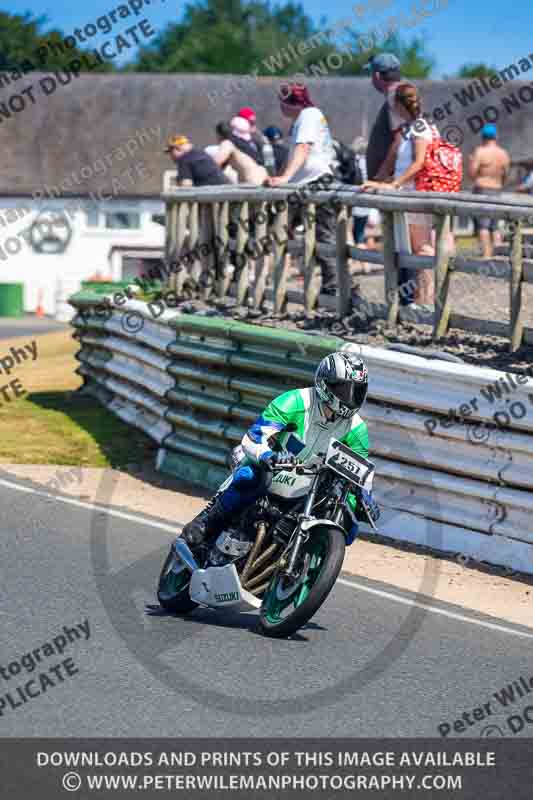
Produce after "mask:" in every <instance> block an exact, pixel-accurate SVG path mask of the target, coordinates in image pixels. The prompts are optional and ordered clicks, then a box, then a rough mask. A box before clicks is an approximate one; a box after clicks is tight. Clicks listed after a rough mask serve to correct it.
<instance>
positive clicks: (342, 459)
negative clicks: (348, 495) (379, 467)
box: [325, 439, 375, 492]
mask: <svg viewBox="0 0 533 800" xmlns="http://www.w3.org/2000/svg"><path fill="white" fill-rule="evenodd" d="M325 463H326V464H327V466H328V467H330V468H331V469H333V470H335V472H337V473H338V474H339V475H342V477H343V478H348V479H349V480H350V481H352V483H355V484H357V485H358V486H362V487H363V488H364V489H366V491H367V492H370V491H372V479H373V477H374V470H375V466H374V464H372V462H371V461H368V460H367V459H366V458H363V456H360V455H357V453H354V451H353V450H351V449H350V448H349V447H346V445H344V444H341V442H339V441H337V439H331V440H330V443H329V447H328V452H327V454H326V462H325Z"/></svg>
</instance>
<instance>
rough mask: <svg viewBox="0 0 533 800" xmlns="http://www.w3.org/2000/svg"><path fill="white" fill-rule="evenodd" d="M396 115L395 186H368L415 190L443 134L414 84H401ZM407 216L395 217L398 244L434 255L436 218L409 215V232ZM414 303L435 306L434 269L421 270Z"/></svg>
mask: <svg viewBox="0 0 533 800" xmlns="http://www.w3.org/2000/svg"><path fill="white" fill-rule="evenodd" d="M394 112H395V113H396V114H397V115H398V116H399V118H400V119H402V120H403V121H404V122H403V127H402V128H401V129H400V130H398V131H397V132H396V134H395V140H394V144H393V146H392V152H393V153H394V154H395V162H394V163H395V166H394V180H393V181H392V183H390V184H389V183H385V184H383V183H381V184H380V183H376V182H373V181H368V182H367V183H366V184H365V186H366V187H372V186H377V187H378V188H393V189H401V188H402V187H405V188H406V189H409V190H411V191H415V183H414V178H415V175H417V173H418V172H420V170H421V169H422V168H423V166H424V161H425V158H426V150H427V147H428V144H429V143H430V142H431V141H432V139H433V138H434V137H437V136H439V132H438V130H437V128H436V127H435V126H434V125H430V124H429V123H428V122H427V121H426V120H425V119H424V117H423V116H422V104H421V101H420V96H419V93H418V90H417V89H416V87H415V86H413V84H412V83H400V84H399V85H398V86H397V87H396V92H395V95H394ZM404 216H405V215H403V214H402V215H397V216H395V239H396V242H397V243H398V242H400V243H401V242H402V240H407V241H406V242H405V244H406V246H405V248H401V249H405V250H407V252H409V250H410V251H411V252H413V253H414V254H415V255H433V254H434V249H433V246H432V244H431V225H432V218H431V216H430V215H428V214H418V213H411V212H409V213H408V214H407V223H408V232H406V231H404V230H403V228H402V222H403V218H404ZM415 284H416V286H415V292H414V301H415V304H417V305H427V306H433V305H434V282H433V270H432V269H417V270H416V279H415Z"/></svg>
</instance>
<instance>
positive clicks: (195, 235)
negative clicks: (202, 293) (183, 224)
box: [188, 203, 202, 284]
mask: <svg viewBox="0 0 533 800" xmlns="http://www.w3.org/2000/svg"><path fill="white" fill-rule="evenodd" d="M199 245H200V224H199V221H198V203H191V210H190V214H189V245H188V250H189V252H190V253H193V252H196V253H198V247H199ZM201 272H202V263H201V261H200V258H199V257H198V256H196V255H195V256H194V258H193V260H192V263H191V271H190V274H191V277H192V279H193V281H194V283H195V284H197V283H198V279H199V277H200V273H201Z"/></svg>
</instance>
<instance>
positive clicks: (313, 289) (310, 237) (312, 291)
mask: <svg viewBox="0 0 533 800" xmlns="http://www.w3.org/2000/svg"><path fill="white" fill-rule="evenodd" d="M304 208H305V210H304V214H303V220H304V226H305V234H304V257H303V261H304V308H305V310H306V312H310V311H313V309H314V308H315V306H316V301H317V298H318V294H319V291H320V269H319V267H318V264H317V261H316V256H315V247H316V206H315V204H314V203H308V204H307V205H306V206H304Z"/></svg>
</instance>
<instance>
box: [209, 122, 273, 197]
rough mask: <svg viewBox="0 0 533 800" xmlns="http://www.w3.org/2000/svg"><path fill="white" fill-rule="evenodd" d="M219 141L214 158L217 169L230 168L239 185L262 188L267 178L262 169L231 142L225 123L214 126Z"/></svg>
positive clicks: (229, 129) (264, 170)
mask: <svg viewBox="0 0 533 800" xmlns="http://www.w3.org/2000/svg"><path fill="white" fill-rule="evenodd" d="M215 130H216V134H217V137H218V140H219V147H218V151H217V153H216V155H215V157H214V159H215V162H216V163H217V164H218V166H219V167H221V168H222V169H224V168H225V167H226V166H230V167H232V168H233V169H234V170H235V172H236V173H237V175H238V178H239V183H250V184H252V185H253V186H262V185H263V184H264V182H265V180H266V179H267V178H268V172H267V171H266V169H265V168H264V167H262V166H261V165H260V164H258V163H257V161H254V159H253V158H251V157H250V156H249V155H247V154H246V153H243V152H242V150H239V148H238V147H237V146H236V145H235V144H233V142H232V141H231V138H230V136H231V128H230V126H229V125H228V123H226V122H219V123H218V125H217V126H216V129H215Z"/></svg>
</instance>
